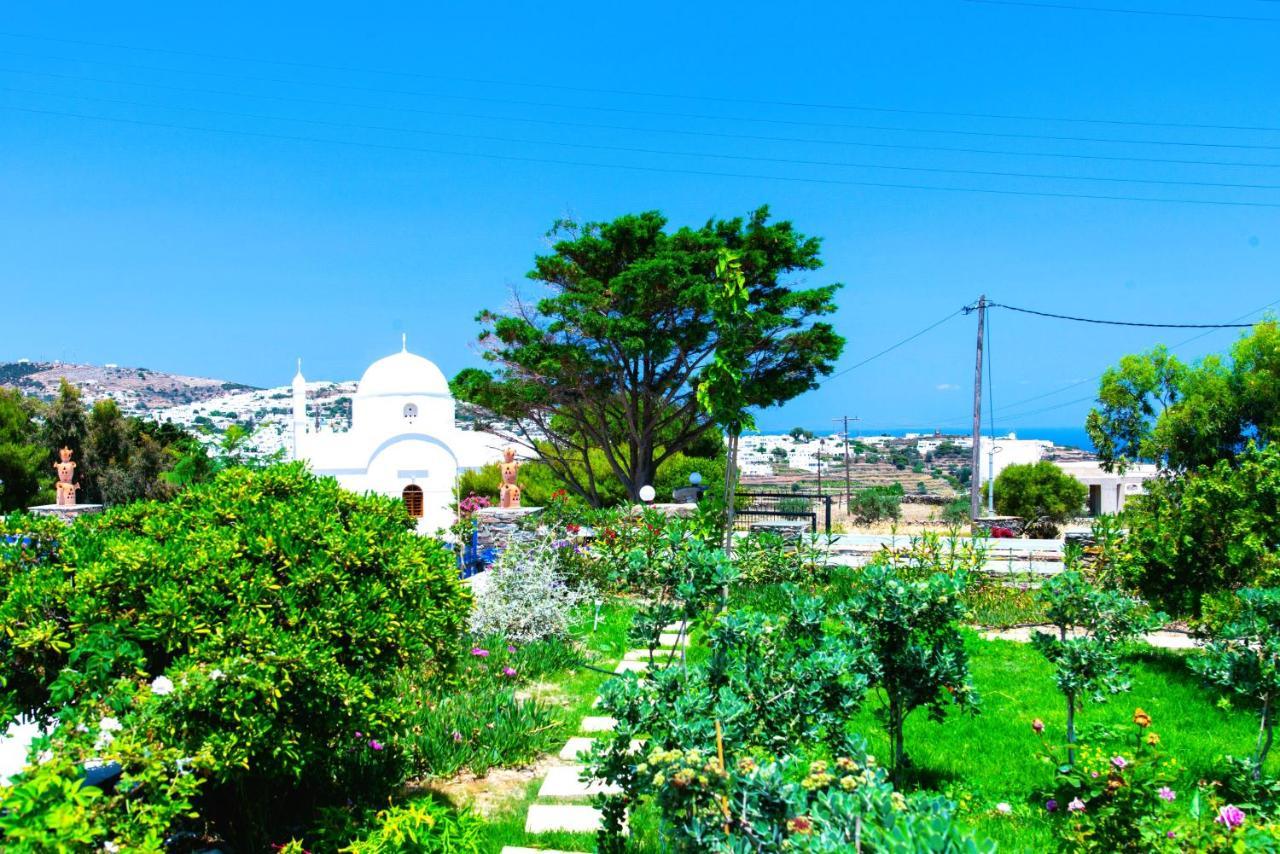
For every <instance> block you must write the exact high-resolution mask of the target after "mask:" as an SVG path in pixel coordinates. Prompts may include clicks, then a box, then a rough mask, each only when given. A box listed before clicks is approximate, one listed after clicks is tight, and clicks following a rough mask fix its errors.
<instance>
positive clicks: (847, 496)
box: [831, 415, 862, 510]
mask: <svg viewBox="0 0 1280 854" xmlns="http://www.w3.org/2000/svg"><path fill="white" fill-rule="evenodd" d="M851 418H852V420H853V421H855V422H857V421H861V420H862V419H861V418H859V417H858V416H856V415H854V416H848V415H841V416H840V417H839V418H833V419H831V420H832V421H837V422H839V421H843V422H844V506H845V509H846V510H847V509H849V502H850V501H851V500H852V497H853V485H852V483H851V481H850V480H849V421H850V419H851Z"/></svg>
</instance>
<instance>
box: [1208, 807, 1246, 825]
mask: <svg viewBox="0 0 1280 854" xmlns="http://www.w3.org/2000/svg"><path fill="white" fill-rule="evenodd" d="M1214 821H1215V822H1217V823H1218V824H1225V825H1226V826H1227V827H1239V826H1240V825H1242V824H1244V811H1243V810H1241V809H1240V807H1237V806H1232V805H1231V804H1227V805H1226V806H1225V807H1223V808H1222V809H1220V810H1218V817H1217V818H1215V819H1214Z"/></svg>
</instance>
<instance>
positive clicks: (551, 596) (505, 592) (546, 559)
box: [471, 537, 584, 643]
mask: <svg viewBox="0 0 1280 854" xmlns="http://www.w3.org/2000/svg"><path fill="white" fill-rule="evenodd" d="M574 548H575V547H574V545H573V544H572V543H569V542H568V541H566V540H553V539H551V538H550V537H539V538H538V539H535V540H530V541H524V542H518V541H513V542H512V543H510V545H508V546H507V548H506V549H505V550H503V552H502V554H501V555H500V556H499V557H498V560H497V562H496V563H495V564H494V565H493V568H492V569H491V570H489V573H488V575H489V578H488V579H487V580H488V584H487V585H485V586H484V587H483V588H482V589H481V590H480V592H479V593H477V595H476V599H475V610H474V611H472V613H471V631H472V632H473V633H474V634H476V635H478V636H480V637H484V636H486V635H494V634H501V635H504V636H505V637H506V638H507V640H509V641H513V642H520V643H528V642H529V641H535V640H542V639H544V638H554V637H566V636H567V635H568V634H569V615H570V612H571V611H572V610H573V607H574V606H575V605H577V604H578V602H580V601H582V599H583V596H584V594H583V591H582V590H580V589H575V588H573V587H570V586H569V585H568V584H567V583H566V580H565V574H564V572H563V570H562V568H561V565H562V561H563V559H564V557H565V556H566V554H567V553H569V552H571V551H572V550H573V549H574Z"/></svg>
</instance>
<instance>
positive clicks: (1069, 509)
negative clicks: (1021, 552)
mask: <svg viewBox="0 0 1280 854" xmlns="http://www.w3.org/2000/svg"><path fill="white" fill-rule="evenodd" d="M1088 495H1089V489H1088V487H1086V486H1085V485H1084V484H1083V483H1081V482H1080V481H1078V480H1076V479H1075V478H1074V477H1072V476H1071V475H1069V474H1067V473H1066V472H1064V471H1063V470H1062V469H1060V468H1058V467H1057V466H1056V465H1054V464H1053V463H1051V462H1049V461H1048V460H1041V461H1040V462H1038V463H1021V464H1014V465H1011V466H1006V467H1005V468H1004V470H1003V471H1001V472H1000V475H999V476H998V477H997V478H996V482H995V499H996V511H997V512H998V513H1000V514H1002V515H1004V516H1019V517H1021V518H1022V519H1024V520H1026V523H1027V531H1028V533H1031V534H1041V535H1044V536H1054V537H1056V536H1057V532H1058V526H1059V525H1061V524H1062V523H1063V522H1066V521H1067V520H1068V519H1070V518H1071V517H1073V516H1076V515H1079V513H1080V511H1081V510H1083V509H1084V502H1085V498H1087V497H1088Z"/></svg>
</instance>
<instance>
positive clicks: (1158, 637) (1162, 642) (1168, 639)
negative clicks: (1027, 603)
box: [982, 626, 1199, 649]
mask: <svg viewBox="0 0 1280 854" xmlns="http://www.w3.org/2000/svg"><path fill="white" fill-rule="evenodd" d="M1036 629H1042V630H1044V631H1051V630H1052V627H1051V626H1015V627H1013V628H1011V629H999V630H996V631H984V632H983V633H982V636H983V637H984V638H986V639H987V640H1009V641H1016V642H1018V643H1029V642H1030V641H1031V633H1032V632H1033V631H1035V630H1036ZM1142 640H1143V641H1144V642H1146V643H1148V644H1150V645H1151V646H1154V647H1158V648H1159V649H1195V648H1196V647H1198V646H1199V644H1197V643H1196V640H1195V638H1193V637H1192V636H1191V635H1189V634H1187V633H1186V632H1179V631H1167V630H1162V631H1158V632H1149V633H1148V634H1145V635H1143V636H1142Z"/></svg>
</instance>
